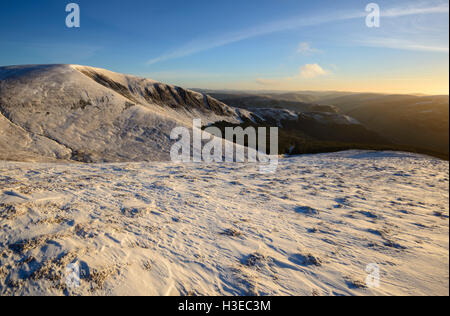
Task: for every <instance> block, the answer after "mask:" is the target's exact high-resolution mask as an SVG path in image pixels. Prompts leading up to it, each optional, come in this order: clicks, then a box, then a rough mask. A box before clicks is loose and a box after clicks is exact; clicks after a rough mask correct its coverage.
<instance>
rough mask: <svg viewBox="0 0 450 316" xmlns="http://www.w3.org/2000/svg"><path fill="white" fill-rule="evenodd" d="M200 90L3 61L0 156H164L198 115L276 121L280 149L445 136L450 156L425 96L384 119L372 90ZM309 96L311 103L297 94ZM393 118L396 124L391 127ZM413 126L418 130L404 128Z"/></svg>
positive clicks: (248, 122) (228, 121)
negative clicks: (366, 93)
mask: <svg viewBox="0 0 450 316" xmlns="http://www.w3.org/2000/svg"><path fill="white" fill-rule="evenodd" d="M206 92H209V93H212V92H211V91H200V92H198V91H193V90H189V89H184V88H181V87H177V86H173V85H168V84H164V83H160V82H156V81H153V80H150V79H146V78H140V77H135V76H130V75H124V74H119V73H114V72H111V71H108V70H104V69H99V68H93V67H87V66H79V65H31V66H9V67H1V68H0V148H1V149H2V150H1V151H0V160H14V161H41V162H52V161H76V162H96V163H98V162H129V161H169V160H170V149H171V147H172V144H173V143H174V142H175V141H174V140H171V138H170V134H171V132H172V130H173V129H174V128H175V127H179V126H182V127H186V128H189V129H190V128H192V121H193V119H201V120H202V123H203V127H206V126H217V127H219V128H221V130H222V132H223V135H225V130H224V129H225V127H229V126H233V127H237V126H241V127H248V126H252V127H261V126H264V127H272V126H277V127H279V153H280V154H305V153H319V152H330V151H340V150H347V149H370V150H403V151H416V147H420V146H416V147H414V146H413V147H406V146H400V147H399V146H397V145H395V146H393V144H394V143H396V142H398V143H399V144H403V145H416V143H415V142H417V143H418V145H422V144H423V143H425V144H429V146H428V147H426V146H423V147H420V148H429V149H435V150H438V149H440V147H439V146H438V145H439V144H441V143H443V142H445V139H447V143H446V145H447V152H446V153H447V155H448V133H447V135H446V136H441V134H442V132H443V131H445V130H446V129H447V131H448V115H447V117H444V116H442V117H439V121H438V118H436V119H435V123H436V124H435V125H434V127H433V129H427V126H428V125H429V124H430V122H429V120H431V118H434V117H435V116H436V113H439V114H443V112H445V111H443V110H436V109H434V108H433V111H430V112H429V111H427V109H428V108H429V107H430V105H429V104H428V103H422V104H417V105H415V106H410V107H408V109H409V110H410V111H409V112H407V111H406V110H405V109H404V107H398V108H395V109H391V108H389V106H387V108H386V109H385V113H394V114H392V115H385V117H383V115H382V113H383V112H380V109H384V108H383V107H380V106H376V104H377V103H370V102H369V101H370V100H372V99H371V98H369V97H363V96H360V100H361V101H360V103H357V100H356V99H354V98H353V97H352V96H350V95H347V94H342V93H339V94H337V95H335V94H332V93H320V94H314V95H311V96H309V97H305V95H297V96H296V94H295V93H290V94H264V95H260V96H258V95H251V94H249V93H243V94H242V95H240V94H239V93H238V92H232V94H231V95H229V94H226V93H224V92H220V93H213V94H212V95H213V96H214V97H217V98H219V99H220V100H221V101H219V100H217V99H216V98H214V97H212V96H210V95H208V94H207V93H206ZM333 97H334V99H333ZM305 98H306V99H308V100H314V102H315V103H306V102H303V101H300V100H303V99H305ZM330 98H331V99H330ZM342 98H344V99H342ZM345 98H347V99H345ZM287 99H289V100H287ZM321 100H322V101H321ZM323 100H325V101H323ZM326 100H331V101H330V102H328V101H326ZM339 100H340V101H339ZM345 100H348V101H345ZM332 101H333V102H332ZM338 101H339V102H338ZM350 101H353V103H351V102H350ZM346 102H347V103H346ZM349 104H350V105H351V106H349ZM360 104H364V105H360ZM385 107H386V106H385ZM418 109H420V111H421V113H422V112H423V113H422V115H421V116H420V117H421V118H422V119H423V120H424V122H421V123H420V124H419V123H417V124H416V122H415V121H408V120H406V119H403V117H402V116H401V115H400V114H399V113H401V114H405V113H407V115H408V117H410V118H413V117H415V116H414V114H415V113H416V112H417V110H418ZM389 111H390V112H389ZM447 113H448V106H447ZM444 114H445V113H444ZM386 117H387V118H386ZM396 120H397V121H398V120H400V121H401V122H399V123H398V124H397V125H396V124H394V123H395V122H396ZM416 120H417V118H416ZM445 120H446V121H445ZM445 122H446V123H447V125H445ZM408 124H409V125H408ZM418 125H420V127H417V126H418ZM414 127H417V130H418V131H420V132H421V134H420V135H416V134H417V132H415V131H413V132H410V130H411V129H414ZM422 127H423V128H422ZM402 133H406V134H405V135H403V136H404V137H405V136H407V135H408V134H407V133H410V135H412V136H414V135H416V138H417V141H416V140H415V139H414V138H413V139H412V140H411V142H409V143H408V142H406V141H403V140H402V138H401V137H400V136H401V135H402ZM439 137H440V138H439ZM445 137H447V138H445ZM429 138H432V139H433V141H434V144H435V146H432V144H433V142H432V141H429V142H427V140H428V139H429ZM205 142H206V141H205ZM268 147H269V146H268ZM418 151H419V152H423V153H428V152H427V151H426V150H418ZM440 152H442V150H441V151H440ZM444 152H445V151H444ZM437 156H439V155H437Z"/></svg>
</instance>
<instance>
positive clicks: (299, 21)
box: [147, 3, 449, 65]
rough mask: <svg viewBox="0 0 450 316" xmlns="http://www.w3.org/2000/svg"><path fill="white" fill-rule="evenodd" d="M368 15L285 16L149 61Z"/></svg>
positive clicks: (442, 7) (402, 12) (437, 8)
mask: <svg viewBox="0 0 450 316" xmlns="http://www.w3.org/2000/svg"><path fill="white" fill-rule="evenodd" d="M448 12H449V6H448V3H441V4H439V5H431V6H407V7H398V8H390V9H387V10H384V11H382V12H381V15H382V16H383V17H390V18H394V17H400V16H408V15H420V14H431V13H448ZM366 14H367V13H366V12H365V11H364V9H361V10H357V11H352V12H350V11H347V12H336V13H333V14H328V15H322V16H316V17H306V18H305V17H295V18H292V19H285V20H282V21H274V22H272V23H269V24H265V25H260V26H257V27H253V28H249V29H246V30H242V31H238V32H233V33H227V34H222V35H218V36H215V37H214V38H200V39H197V40H193V41H191V42H188V43H187V44H185V45H183V46H181V47H179V48H177V49H175V50H173V51H169V52H167V53H164V54H162V55H160V56H158V57H155V58H153V59H150V60H149V61H147V64H148V65H152V64H156V63H159V62H163V61H167V60H171V59H176V58H181V57H185V56H190V55H193V54H196V53H199V52H202V51H206V50H210V49H213V48H217V47H222V46H225V45H228V44H231V43H235V42H240V41H243V40H246V39H249V38H254V37H258V36H262V35H268V34H272V33H277V32H281V31H287V30H292V29H297V28H301V27H306V26H314V25H320V24H326V23H331V22H337V21H345V20H352V19H358V18H364V17H365V16H366Z"/></svg>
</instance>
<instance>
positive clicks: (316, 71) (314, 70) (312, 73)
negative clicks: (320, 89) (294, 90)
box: [300, 64, 328, 79]
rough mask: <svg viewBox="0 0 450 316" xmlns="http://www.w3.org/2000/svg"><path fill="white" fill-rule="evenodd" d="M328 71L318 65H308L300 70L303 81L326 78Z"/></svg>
mask: <svg viewBox="0 0 450 316" xmlns="http://www.w3.org/2000/svg"><path fill="white" fill-rule="evenodd" d="M327 74H328V71H326V70H325V69H323V68H322V67H321V66H320V65H318V64H306V65H304V66H302V67H301V68H300V77H302V78H303V79H312V78H316V77H320V76H325V75H327Z"/></svg>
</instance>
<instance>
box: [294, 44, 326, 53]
mask: <svg viewBox="0 0 450 316" xmlns="http://www.w3.org/2000/svg"><path fill="white" fill-rule="evenodd" d="M321 52H322V51H321V50H320V49H316V48H312V47H311V45H310V44H309V43H307V42H302V43H300V44H299V45H298V47H297V53H299V54H302V55H312V54H316V53H321Z"/></svg>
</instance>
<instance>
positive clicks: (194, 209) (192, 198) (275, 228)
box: [0, 151, 449, 295]
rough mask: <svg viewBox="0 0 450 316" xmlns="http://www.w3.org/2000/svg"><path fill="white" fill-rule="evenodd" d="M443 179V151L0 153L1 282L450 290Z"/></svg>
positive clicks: (325, 291)
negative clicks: (162, 158)
mask: <svg viewBox="0 0 450 316" xmlns="http://www.w3.org/2000/svg"><path fill="white" fill-rule="evenodd" d="M448 189H449V164H448V162H447V161H441V160H437V159H432V158H429V157H424V156H418V155H413V154H404V153H384V152H383V153H374V152H361V151H350V152H343V153H336V154H322V155H310V156H302V157H293V158H288V159H283V160H281V161H280V166H279V169H278V172H277V173H275V174H273V175H261V174H260V173H259V172H258V168H257V166H255V165H247V164H212V165H204V164H171V163H152V162H149V163H122V164H89V165H81V164H80V165H78V164H30V163H12V162H0V219H1V221H0V223H1V226H2V227H1V230H0V294H25V295H31V294H46V295H48V294H52V295H76V294H94V295H101V294H125V295H191V294H194V295H214V294H224V295H246V294H250V295H386V294H393V295H413V294H415V295H448V291H449V272H448V271H449V261H448V260H449V259H448V256H449V240H448V234H449V222H448V215H449V204H448V203H449V191H448ZM71 263H72V264H73V263H77V264H78V265H79V267H80V269H81V271H82V273H81V282H80V284H79V286H74V285H73V283H70V282H67V280H69V281H70V279H66V276H67V274H68V272H70V271H71V270H70V269H69V270H68V267H70V264H71ZM369 264H377V265H378V267H379V268H380V287H379V288H367V287H366V282H365V280H366V277H367V272H366V267H367V265H369Z"/></svg>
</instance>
